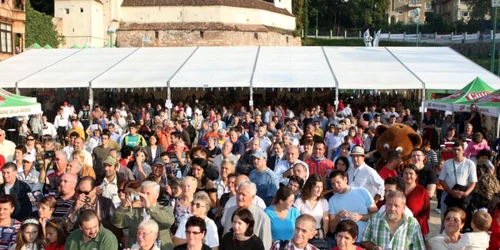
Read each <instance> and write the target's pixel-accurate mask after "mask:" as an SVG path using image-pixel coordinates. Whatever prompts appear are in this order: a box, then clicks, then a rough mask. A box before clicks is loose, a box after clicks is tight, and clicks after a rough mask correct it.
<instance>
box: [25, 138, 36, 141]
mask: <svg viewBox="0 0 500 250" xmlns="http://www.w3.org/2000/svg"><path fill="white" fill-rule="evenodd" d="M26 140H28V141H34V140H35V139H34V138H28V139H26Z"/></svg>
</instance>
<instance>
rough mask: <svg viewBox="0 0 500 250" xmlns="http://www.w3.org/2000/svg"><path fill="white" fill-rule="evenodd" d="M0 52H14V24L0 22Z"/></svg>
mask: <svg viewBox="0 0 500 250" xmlns="http://www.w3.org/2000/svg"><path fill="white" fill-rule="evenodd" d="M0 53H12V26H11V25H9V24H3V23H0Z"/></svg>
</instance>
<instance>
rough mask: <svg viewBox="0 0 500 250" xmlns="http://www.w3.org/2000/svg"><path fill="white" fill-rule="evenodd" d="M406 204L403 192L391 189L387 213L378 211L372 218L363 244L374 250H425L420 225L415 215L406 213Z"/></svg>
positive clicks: (387, 199)
mask: <svg viewBox="0 0 500 250" xmlns="http://www.w3.org/2000/svg"><path fill="white" fill-rule="evenodd" d="M405 204H406V196H405V194H404V193H403V192H401V191H397V190H395V191H390V192H389V193H388V194H387V196H386V202H385V205H386V211H385V213H377V214H375V215H373V216H372V217H371V218H370V220H369V221H368V225H367V226H366V229H365V230H364V233H363V236H362V237H361V246H362V247H364V248H365V249H374V250H383V249H415V250H419V249H421V250H424V249H425V242H424V239H423V237H422V233H421V230H420V225H419V224H418V222H417V220H416V219H415V218H414V217H411V216H408V215H406V214H404V211H405V208H406V206H405ZM360 232H361V231H360Z"/></svg>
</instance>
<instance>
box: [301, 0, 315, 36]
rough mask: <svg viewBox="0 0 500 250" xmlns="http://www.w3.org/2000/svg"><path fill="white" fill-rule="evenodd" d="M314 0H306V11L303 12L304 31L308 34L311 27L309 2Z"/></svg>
mask: <svg viewBox="0 0 500 250" xmlns="http://www.w3.org/2000/svg"><path fill="white" fill-rule="evenodd" d="M310 1H313V0H304V11H303V12H302V25H303V26H304V32H305V34H306V35H307V31H308V29H309V2H310Z"/></svg>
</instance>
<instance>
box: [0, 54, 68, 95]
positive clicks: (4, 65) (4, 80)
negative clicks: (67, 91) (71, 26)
mask: <svg viewBox="0 0 500 250" xmlns="http://www.w3.org/2000/svg"><path fill="white" fill-rule="evenodd" d="M77 52H78V50H74V49H57V50H28V51H26V52H23V53H21V54H19V55H17V56H14V57H12V58H10V59H8V60H5V61H2V62H0V76H1V77H0V87H2V88H15V87H16V82H18V81H20V80H21V79H24V78H26V77H28V76H30V75H32V74H34V73H36V72H38V71H40V70H42V69H44V68H46V67H48V66H50V65H52V64H54V63H56V62H58V61H60V60H62V59H64V58H66V57H68V56H70V55H72V54H75V53H77Z"/></svg>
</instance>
